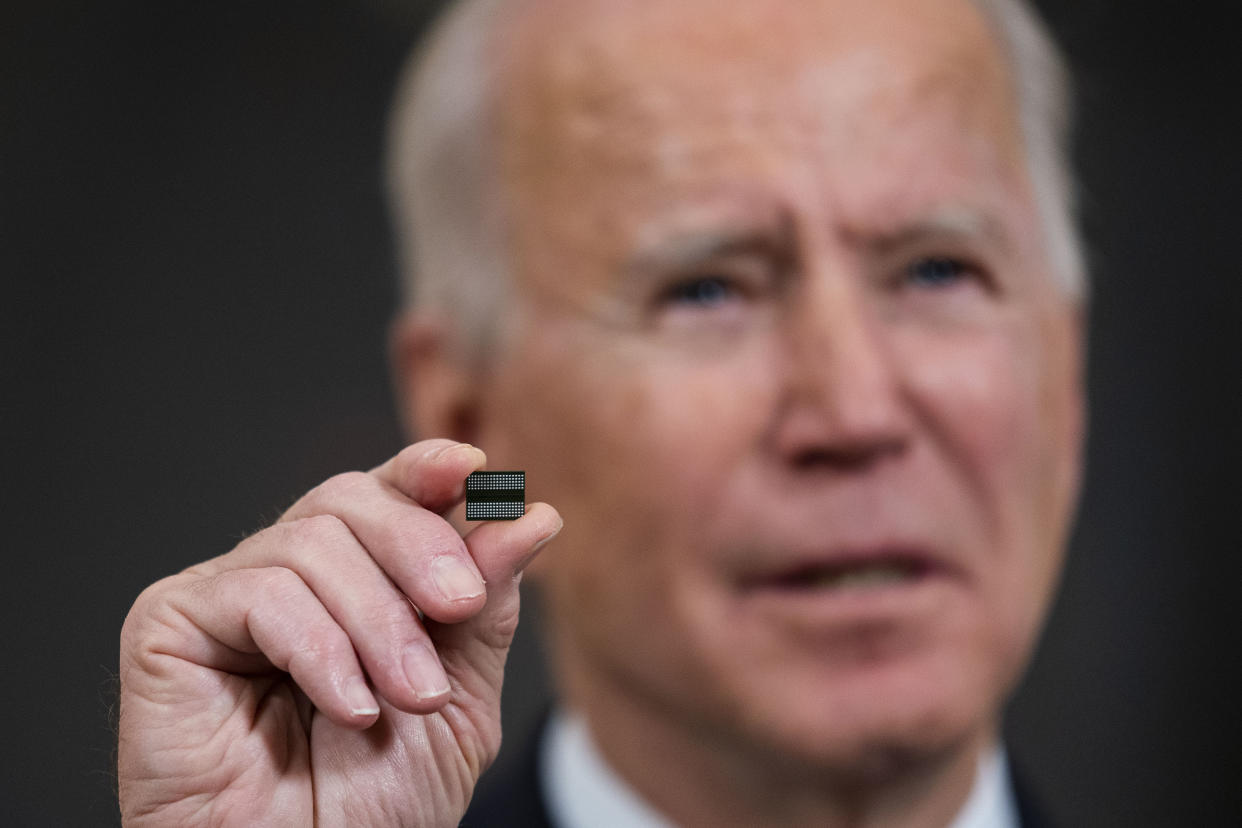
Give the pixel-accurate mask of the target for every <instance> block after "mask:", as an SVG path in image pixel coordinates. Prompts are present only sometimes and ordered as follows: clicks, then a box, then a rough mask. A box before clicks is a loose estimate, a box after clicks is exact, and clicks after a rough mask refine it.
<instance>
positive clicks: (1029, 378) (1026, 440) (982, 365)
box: [902, 331, 1043, 528]
mask: <svg viewBox="0 0 1242 828" xmlns="http://www.w3.org/2000/svg"><path fill="white" fill-rule="evenodd" d="M1034 350H1035V343H1034V342H1033V341H1030V338H1029V337H1025V336H1020V335H1019V336H1015V335H1013V334H1012V333H1005V332H1001V331H985V332H971V333H968V334H960V335H957V336H954V337H947V338H939V339H936V340H934V341H928V339H927V338H925V337H918V338H915V337H910V338H908V339H906V340H905V341H904V342H903V359H902V364H903V365H904V366H906V372H907V377H906V382H905V385H906V387H907V388H909V389H910V394H911V397H912V406H913V408H914V410H915V411H916V415H917V416H918V417H919V418H920V419H921V420H922V421H923V422H924V424H925V427H926V433H927V434H928V435H929V436H930V442H931V444H932V451H933V452H935V453H936V454H937V455H938V456H939V458H940V459H941V460H943V461H944V462H945V463H946V464H947V465H948V467H949V469H950V470H951V471H952V473H953V474H954V475H955V476H957V477H960V478H962V479H961V480H959V481H958V482H959V483H964V484H965V488H966V490H967V491H969V492H971V493H972V497H973V499H975V500H976V501H977V503H976V505H977V506H982V507H983V508H984V510H985V513H986V515H987V516H988V517H989V518H991V519H992V521H990V522H993V521H994V520H995V519H997V518H999V514H997V513H998V512H1000V511H1003V508H1002V504H1005V503H1011V504H1012V503H1013V502H1020V501H1021V490H1023V489H1024V488H1026V486H1027V484H1028V483H1029V480H1028V478H1029V477H1030V471H1031V470H1032V461H1033V460H1035V459H1036V458H1037V457H1038V452H1039V449H1038V444H1039V443H1041V442H1043V441H1042V440H1040V439H1039V435H1038V431H1039V411H1038V408H1039V405H1038V402H1039V397H1038V389H1039V387H1040V384H1041V383H1040V378H1039V376H1038V373H1039V366H1038V365H1037V364H1036V362H1035V360H1034V359H1033V358H1032V356H1031V354H1032V353H1033V352H1034ZM993 528H996V527H993Z"/></svg>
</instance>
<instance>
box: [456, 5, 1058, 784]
mask: <svg viewBox="0 0 1242 828" xmlns="http://www.w3.org/2000/svg"><path fill="white" fill-rule="evenodd" d="M545 5H546V6H548V7H549V8H550V9H551V11H550V13H549V16H548V17H547V18H542V19H537V20H532V21H531V22H530V25H529V26H528V27H526V28H524V29H523V28H519V31H518V32H516V34H515V35H514V37H513V38H512V40H511V41H510V42H511V43H512V44H513V49H514V54H515V55H516V61H515V63H514V66H513V71H512V72H511V73H510V75H509V78H508V81H507V83H508V85H507V87H506V90H505V93H506V101H507V103H506V105H505V111H504V114H503V117H502V119H501V130H502V132H501V135H502V140H503V142H504V146H505V147H506V148H507V150H506V155H505V158H504V171H505V177H504V185H505V190H504V196H505V199H506V201H505V203H506V205H507V207H508V210H509V218H510V220H511V225H510V228H511V231H512V236H511V241H512V244H513V245H514V255H515V259H514V262H515V270H516V274H517V275H516V278H517V280H518V290H517V293H518V294H519V298H518V299H517V300H516V301H517V303H516V305H515V307H513V308H512V312H513V314H514V317H513V319H514V320H515V327H514V331H513V336H512V339H511V340H510V344H509V350H508V351H507V352H506V355H505V356H504V357H503V359H502V360H501V362H500V364H499V365H498V366H497V371H496V374H495V375H494V377H493V379H492V380H491V384H490V385H489V386H487V392H486V398H485V401H484V405H485V407H484V420H483V432H482V435H481V437H480V440H481V443H482V445H483V446H484V448H486V449H487V450H488V451H489V453H490V454H491V456H492V459H493V463H492V465H493V466H494V467H498V468H499V467H502V466H504V467H508V466H509V465H514V466H516V467H524V468H525V469H526V470H527V475H528V478H527V479H528V481H529V482H530V488H531V493H532V495H533V496H535V497H538V498H540V499H545V500H548V501H550V502H552V503H554V504H556V506H557V508H558V509H559V510H560V511H561V513H562V514H563V515H564V516H565V529H564V531H563V533H562V535H561V537H560V539H558V541H557V543H556V545H555V547H554V548H553V549H552V550H551V551H550V552H549V553H548V554H547V555H546V556H545V558H544V559H542V560H541V562H540V570H539V571H540V575H541V577H542V578H543V583H544V585H545V587H546V590H547V595H548V598H549V601H550V607H551V612H552V618H553V623H554V624H555V625H556V638H557V642H558V646H559V652H560V658H561V660H562V663H563V665H564V673H565V676H566V678H567V679H568V683H569V692H570V695H571V697H573V698H574V700H575V701H576V702H577V703H579V704H581V703H582V702H583V700H584V699H588V698H594V699H595V700H596V701H606V700H607V699H609V698H616V699H620V698H627V699H630V701H629V702H627V703H629V704H638V705H640V706H642V705H645V706H648V707H649V708H650V709H651V710H652V711H658V713H657V715H668V716H670V718H674V719H677V720H680V721H683V722H688V723H690V724H691V725H693V726H695V727H698V728H700V729H701V730H702V732H704V733H710V734H714V736H713V738H720V739H723V740H725V741H726V742H729V743H731V744H734V745H746V746H750V747H758V748H759V749H761V750H774V751H776V752H777V753H780V754H782V755H785V756H790V755H793V756H798V757H803V758H805V759H807V760H810V761H813V762H817V763H820V764H826V765H843V766H844V765H850V764H853V765H857V763H858V762H864V761H869V760H874V759H877V758H885V757H893V756H901V755H906V754H911V755H917V754H920V753H927V752H934V751H938V750H942V749H945V748H948V747H952V746H954V745H961V744H962V743H963V741H964V740H972V739H973V740H977V739H981V738H986V736H987V735H988V728H989V726H990V724H991V723H992V722H993V721H994V719H995V714H996V712H997V708H998V706H999V705H1000V704H1001V702H1002V700H1003V697H1004V695H1005V694H1006V692H1007V690H1008V689H1009V688H1010V687H1011V685H1012V683H1013V682H1014V681H1015V679H1016V677H1017V675H1018V673H1019V672H1020V670H1021V668H1022V666H1023V664H1024V662H1025V660H1026V658H1027V656H1028V654H1029V651H1030V648H1031V646H1032V641H1033V638H1034V636H1035V634H1036V631H1037V627H1038V626H1039V624H1040V621H1041V619H1042V617H1043V615H1044V612H1045V609H1046V605H1047V603H1048V600H1049V595H1050V592H1051V589H1052V585H1053V582H1054V581H1055V579H1056V575H1057V572H1058V569H1059V566H1060V562H1061V550H1062V545H1063V542H1064V536H1065V532H1066V527H1067V523H1068V519H1069V515H1070V512H1071V510H1072V502H1073V500H1074V495H1075V490H1076V485H1077V464H1078V451H1079V432H1080V427H1081V426H1080V423H1081V410H1080V409H1081V400H1080V396H1079V384H1078V374H1077V368H1078V353H1077V329H1076V315H1075V312H1074V310H1073V308H1072V306H1071V305H1070V304H1069V303H1068V302H1067V301H1066V300H1065V299H1064V298H1063V297H1062V296H1061V295H1060V294H1059V292H1058V289H1057V288H1056V287H1055V284H1054V279H1053V277H1052V276H1051V274H1050V273H1049V272H1048V263H1047V261H1046V259H1045V257H1044V254H1043V250H1042V247H1043V244H1042V240H1041V237H1040V228H1039V225H1038V223H1037V218H1036V211H1035V207H1034V204H1033V202H1032V195H1031V187H1030V183H1029V181H1028V179H1027V176H1026V172H1025V169H1024V166H1023V154H1022V152H1023V151H1022V146H1021V138H1020V133H1019V128H1018V125H1017V121H1016V119H1017V115H1016V112H1015V105H1014V101H1013V100H1012V99H1011V96H1010V94H1009V89H1008V86H1007V79H1006V74H1005V71H1004V69H1003V66H1002V62H1001V57H1000V55H999V53H998V51H997V49H996V47H995V46H994V44H993V43H992V39H991V36H990V34H989V32H988V31H987V30H986V29H985V27H984V23H983V21H982V20H981V19H980V18H979V17H978V16H977V14H976V13H975V12H974V10H973V8H972V7H971V6H970V4H969V3H966V2H946V1H945V0H940V1H939V2H875V0H857V2H852V0H836V2H818V3H809V2H808V3H786V2H762V1H761V0H755V2H739V3H717V2H708V0H702V2H698V0H687V1H686V2H678V3H657V2H638V3H603V2H600V3H594V2H564V3H560V2H551V3H547V4H545ZM553 7H554V8H553ZM550 19H554V20H555V21H556V26H555V27H551V28H550V27H549V23H548V21H549V20H550ZM553 30H555V34H552V33H551V32H552V31H553ZM635 699H637V700H638V701H634V700H635ZM597 706H598V705H597ZM722 743H723V742H722Z"/></svg>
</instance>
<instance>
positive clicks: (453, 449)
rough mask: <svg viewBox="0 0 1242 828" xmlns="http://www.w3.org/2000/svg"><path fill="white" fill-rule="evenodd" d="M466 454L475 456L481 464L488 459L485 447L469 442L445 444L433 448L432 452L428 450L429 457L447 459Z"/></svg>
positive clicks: (431, 458) (430, 458)
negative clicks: (441, 446) (484, 450)
mask: <svg viewBox="0 0 1242 828" xmlns="http://www.w3.org/2000/svg"><path fill="white" fill-rule="evenodd" d="M464 454H468V455H471V456H473V457H474V459H475V461H476V463H478V464H479V465H482V464H483V461H485V460H486V459H487V455H486V454H484V453H483V449H481V448H478V447H477V446H472V445H470V444H469V443H454V444H453V445H451V446H445V447H443V448H438V449H432V450H431V451H430V452H428V454H427V459H429V460H446V459H449V458H455V457H457V456H458V455H464Z"/></svg>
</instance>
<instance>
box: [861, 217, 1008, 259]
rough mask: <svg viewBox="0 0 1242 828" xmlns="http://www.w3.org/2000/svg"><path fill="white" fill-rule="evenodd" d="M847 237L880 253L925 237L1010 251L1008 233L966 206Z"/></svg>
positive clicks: (1001, 226)
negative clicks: (972, 241) (861, 240)
mask: <svg viewBox="0 0 1242 828" xmlns="http://www.w3.org/2000/svg"><path fill="white" fill-rule="evenodd" d="M847 235H849V236H853V237H855V238H865V239H866V241H868V242H869V244H870V246H872V247H875V248H877V249H879V250H880V251H881V252H886V251H892V250H896V249H900V248H902V247H906V246H908V245H910V244H912V243H914V242H918V241H922V240H924V239H928V238H945V237H948V238H960V239H976V240H981V241H984V242H986V243H989V244H991V245H994V246H996V247H998V248H999V249H1001V250H1003V251H1010V250H1012V249H1013V248H1014V240H1013V238H1012V237H1011V235H1010V233H1009V232H1008V230H1007V229H1006V228H1005V226H1004V225H1003V224H1002V223H1001V222H1000V221H999V220H998V219H997V218H996V217H995V216H994V215H992V214H990V213H986V212H983V211H981V210H975V209H972V208H967V207H944V208H940V209H938V210H934V211H932V212H930V213H928V214H927V215H925V216H921V217H919V218H918V219H916V220H914V221H912V222H909V223H905V224H903V225H901V226H900V227H899V228H898V229H896V230H893V231H888V232H881V233H877V234H867V233H859V232H856V231H855V232H850V233H848V234H847ZM868 237H869V238H868Z"/></svg>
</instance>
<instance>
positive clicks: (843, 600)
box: [742, 569, 960, 630]
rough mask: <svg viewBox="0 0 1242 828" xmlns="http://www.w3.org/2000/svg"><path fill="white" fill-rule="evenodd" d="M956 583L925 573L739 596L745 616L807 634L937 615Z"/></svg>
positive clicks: (763, 589) (751, 589) (777, 587)
mask: <svg viewBox="0 0 1242 828" xmlns="http://www.w3.org/2000/svg"><path fill="white" fill-rule="evenodd" d="M959 587H960V584H959V583H958V582H957V580H956V579H954V578H952V577H950V575H949V574H948V573H946V572H944V571H942V570H935V569H933V570H929V571H926V572H921V573H919V574H917V575H912V576H909V577H907V578H903V579H902V580H899V581H886V582H883V583H871V584H858V585H842V586H833V585H824V586H811V585H808V586H789V585H785V584H771V585H767V584H757V585H751V586H748V587H745V588H744V589H743V591H742V599H743V602H744V605H745V606H746V607H747V608H748V610H749V611H751V612H753V613H755V614H758V615H761V616H764V617H768V618H772V619H774V620H780V621H783V622H787V623H791V624H794V625H796V626H798V627H805V628H808V629H831V630H835V629H839V628H841V627H849V626H856V625H860V624H862V625H870V624H881V623H894V622H917V621H921V620H924V619H927V618H928V617H930V616H934V615H935V614H936V613H937V612H939V611H943V610H944V609H945V607H946V606H947V605H948V603H949V602H951V601H953V600H954V599H955V598H959V597H960V596H957V595H955V594H954V593H955V591H956V590H957V589H958V588H959Z"/></svg>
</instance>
